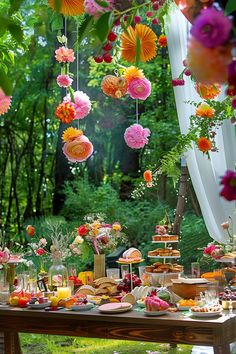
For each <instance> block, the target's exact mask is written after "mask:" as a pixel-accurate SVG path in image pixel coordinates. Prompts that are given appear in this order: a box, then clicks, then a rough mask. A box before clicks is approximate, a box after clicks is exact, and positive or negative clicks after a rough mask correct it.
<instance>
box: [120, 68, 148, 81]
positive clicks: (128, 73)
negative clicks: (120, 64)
mask: <svg viewBox="0 0 236 354" xmlns="http://www.w3.org/2000/svg"><path fill="white" fill-rule="evenodd" d="M122 76H123V77H124V78H125V79H126V81H127V82H128V84H129V83H130V82H131V81H132V80H133V79H143V78H144V77H145V76H144V73H143V70H140V69H138V68H136V66H130V67H128V68H126V69H125V71H124V73H123V75H122Z"/></svg>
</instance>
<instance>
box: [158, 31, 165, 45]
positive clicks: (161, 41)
mask: <svg viewBox="0 0 236 354" xmlns="http://www.w3.org/2000/svg"><path fill="white" fill-rule="evenodd" d="M157 42H158V44H159V46H160V47H167V38H166V36H165V35H164V34H161V35H160V37H159V38H158V41H157Z"/></svg>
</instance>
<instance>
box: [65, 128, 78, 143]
mask: <svg viewBox="0 0 236 354" xmlns="http://www.w3.org/2000/svg"><path fill="white" fill-rule="evenodd" d="M80 135H83V132H82V130H80V129H76V128H73V127H69V128H67V129H66V130H64V133H63V134H62V140H63V142H64V143H67V142H68V141H72V140H74V139H76V138H78V137H79V136H80Z"/></svg>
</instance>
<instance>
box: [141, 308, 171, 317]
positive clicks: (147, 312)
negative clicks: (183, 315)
mask: <svg viewBox="0 0 236 354" xmlns="http://www.w3.org/2000/svg"><path fill="white" fill-rule="evenodd" d="M167 312H168V310H163V311H147V310H146V309H145V310H144V313H145V315H147V316H161V315H165V314H166V313H167Z"/></svg>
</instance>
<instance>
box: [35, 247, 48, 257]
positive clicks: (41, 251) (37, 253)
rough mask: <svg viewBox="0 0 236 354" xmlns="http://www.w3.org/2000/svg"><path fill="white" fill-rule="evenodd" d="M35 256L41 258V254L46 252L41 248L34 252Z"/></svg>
mask: <svg viewBox="0 0 236 354" xmlns="http://www.w3.org/2000/svg"><path fill="white" fill-rule="evenodd" d="M35 253H36V255H37V256H42V255H43V254H45V253H46V251H45V250H44V249H43V248H38V249H37V250H36V251H35Z"/></svg>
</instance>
